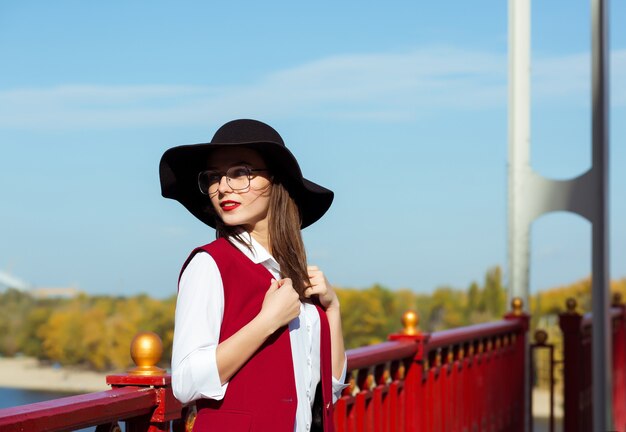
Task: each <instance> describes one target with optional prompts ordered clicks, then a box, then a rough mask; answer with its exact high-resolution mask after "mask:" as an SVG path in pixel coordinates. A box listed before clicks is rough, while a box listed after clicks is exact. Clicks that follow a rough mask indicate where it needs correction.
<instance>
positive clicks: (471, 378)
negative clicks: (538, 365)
mask: <svg viewBox="0 0 626 432" xmlns="http://www.w3.org/2000/svg"><path fill="white" fill-rule="evenodd" d="M516 307H517V309H516V311H515V312H514V313H511V314H509V315H507V316H506V317H505V319H504V320H502V321H498V322H494V323H488V324H481V325H474V326H468V327H462V328H458V329H453V330H445V331H441V332H436V333H433V334H431V335H428V334H420V333H417V332H416V331H414V327H413V326H412V325H411V323H410V322H409V323H407V322H405V332H404V333H402V334H396V335H391V336H390V341H389V342H385V343H382V344H378V345H373V346H370V347H364V348H359V349H357V350H352V351H350V352H349V356H348V372H349V375H350V382H351V386H350V387H349V388H347V389H346V390H345V391H344V395H343V396H342V397H341V399H340V400H339V401H338V402H337V404H336V407H335V424H336V426H337V430H338V432H342V431H462V430H468V431H473V430H489V431H516V430H523V428H524V412H525V409H526V403H525V396H524V392H525V386H524V367H525V365H524V362H525V344H526V341H525V340H526V331H527V329H528V317H527V316H526V315H524V314H521V304H519V303H518V304H516ZM409 318H411V317H409ZM406 319H407V317H405V320H406Z"/></svg>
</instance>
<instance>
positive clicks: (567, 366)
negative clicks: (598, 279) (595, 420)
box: [559, 298, 583, 432]
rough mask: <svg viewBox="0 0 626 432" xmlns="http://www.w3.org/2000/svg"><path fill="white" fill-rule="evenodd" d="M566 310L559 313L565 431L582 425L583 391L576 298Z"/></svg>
mask: <svg viewBox="0 0 626 432" xmlns="http://www.w3.org/2000/svg"><path fill="white" fill-rule="evenodd" d="M565 305H566V308H567V310H566V312H565V313H562V314H560V315H559V327H560V328H561V332H562V333H563V405H564V407H563V431H564V432H574V431H578V430H582V429H580V428H581V427H582V424H581V421H580V420H581V419H580V418H579V415H578V414H579V412H580V402H581V392H582V376H583V371H582V361H583V350H582V329H581V323H582V315H580V314H579V313H578V312H576V306H577V303H576V300H575V299H573V298H568V299H567V301H566V303H565Z"/></svg>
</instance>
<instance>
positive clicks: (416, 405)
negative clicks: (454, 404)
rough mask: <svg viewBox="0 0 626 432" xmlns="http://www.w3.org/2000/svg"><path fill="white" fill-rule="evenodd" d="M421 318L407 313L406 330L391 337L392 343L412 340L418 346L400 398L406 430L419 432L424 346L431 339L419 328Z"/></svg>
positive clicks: (412, 312) (407, 367) (407, 368)
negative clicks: (402, 400) (402, 399)
mask: <svg viewBox="0 0 626 432" xmlns="http://www.w3.org/2000/svg"><path fill="white" fill-rule="evenodd" d="M418 323H419V316H418V315H417V313H416V312H414V311H408V312H405V313H404V315H403V316H402V325H403V326H404V330H403V331H402V332H401V333H394V334H391V335H389V337H388V339H389V340H390V341H398V340H411V341H414V342H415V343H416V344H417V347H418V348H417V351H416V353H415V356H414V357H413V358H412V359H411V361H410V362H407V363H405V365H404V368H405V369H404V389H403V390H402V393H401V396H400V398H404V406H405V418H404V430H407V431H418V430H423V429H422V428H421V421H420V419H421V418H423V412H422V409H423V406H424V395H423V392H422V379H423V377H424V346H425V345H426V343H427V342H428V338H429V337H430V335H429V334H427V333H421V332H420V331H419V329H418V327H417V325H418Z"/></svg>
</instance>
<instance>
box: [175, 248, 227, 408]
mask: <svg viewBox="0 0 626 432" xmlns="http://www.w3.org/2000/svg"><path fill="white" fill-rule="evenodd" d="M223 316H224V285H223V282H222V278H221V275H220V271H219V269H218V267H217V264H216V263H215V260H214V259H213V257H211V255H209V254H208V253H205V252H199V253H197V254H196V255H195V256H194V257H193V258H192V259H191V261H190V262H189V264H188V265H187V267H186V268H185V270H184V271H183V273H182V275H181V278H180V282H179V284H178V297H177V300H176V315H175V319H174V343H173V348H172V391H173V393H174V396H175V397H176V399H178V400H179V401H180V402H182V403H188V402H191V401H193V400H196V399H200V398H209V399H216V400H220V399H222V398H223V397H224V394H225V393H226V388H227V387H228V383H226V384H224V385H222V384H221V380H220V376H219V373H218V370H217V362H216V349H217V344H218V342H219V337H220V327H221V324H222V319H223Z"/></svg>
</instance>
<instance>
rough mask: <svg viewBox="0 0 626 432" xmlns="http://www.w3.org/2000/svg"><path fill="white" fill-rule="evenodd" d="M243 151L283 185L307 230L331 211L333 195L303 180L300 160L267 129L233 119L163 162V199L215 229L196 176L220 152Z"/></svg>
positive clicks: (175, 149)
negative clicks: (250, 152) (256, 158)
mask: <svg viewBox="0 0 626 432" xmlns="http://www.w3.org/2000/svg"><path fill="white" fill-rule="evenodd" d="M236 147H245V148H250V149H253V150H256V151H257V152H258V153H259V154H260V155H261V157H262V158H263V160H264V161H265V162H266V163H267V164H268V168H269V170H270V173H271V174H272V176H273V178H274V181H279V182H280V183H282V184H283V185H284V186H285V187H286V189H287V191H288V192H289V195H290V196H291V197H292V198H293V199H294V201H295V203H296V205H297V206H298V209H299V210H300V216H301V218H302V228H305V227H307V226H309V225H311V224H313V223H314V222H315V221H317V220H318V219H319V218H321V217H322V216H323V215H324V213H326V211H327V210H328V209H329V207H330V205H331V203H332V202H333V196H334V194H333V192H332V191H331V190H328V189H326V188H325V187H322V186H320V185H318V184H316V183H313V182H312V181H309V180H307V179H305V178H304V176H303V175H302V171H301V170H300V166H299V165H298V161H297V160H296V158H295V157H294V155H293V154H292V153H291V152H290V151H289V150H288V149H287V147H285V143H284V141H283V139H282V138H281V136H280V135H279V134H278V132H276V131H275V130H274V129H273V128H272V127H271V126H268V125H267V124H265V123H262V122H260V121H257V120H248V119H241V120H233V121H231V122H228V123H226V124H225V125H224V126H222V127H221V128H219V129H218V130H217V132H215V135H214V136H213V139H211V142H209V143H203V144H192V145H183V146H178V147H173V148H171V149H169V150H167V151H166V152H165V153H164V154H163V156H162V157H161V162H160V164H159V175H160V178H161V195H163V196H164V197H165V198H171V199H174V200H176V201H178V202H180V203H181V204H182V205H184V206H185V208H187V210H189V211H190V212H191V213H192V214H193V215H194V216H195V217H197V218H198V219H200V220H201V221H202V222H204V223H205V224H207V225H209V226H210V227H212V228H215V218H216V217H218V216H216V215H215V212H214V211H213V210H212V207H211V200H210V198H209V197H208V196H207V195H204V194H202V193H201V192H200V189H199V187H198V173H199V172H200V171H203V170H205V169H206V168H207V162H208V159H209V155H210V154H211V153H212V152H214V151H216V150H219V149H223V148H236Z"/></svg>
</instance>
